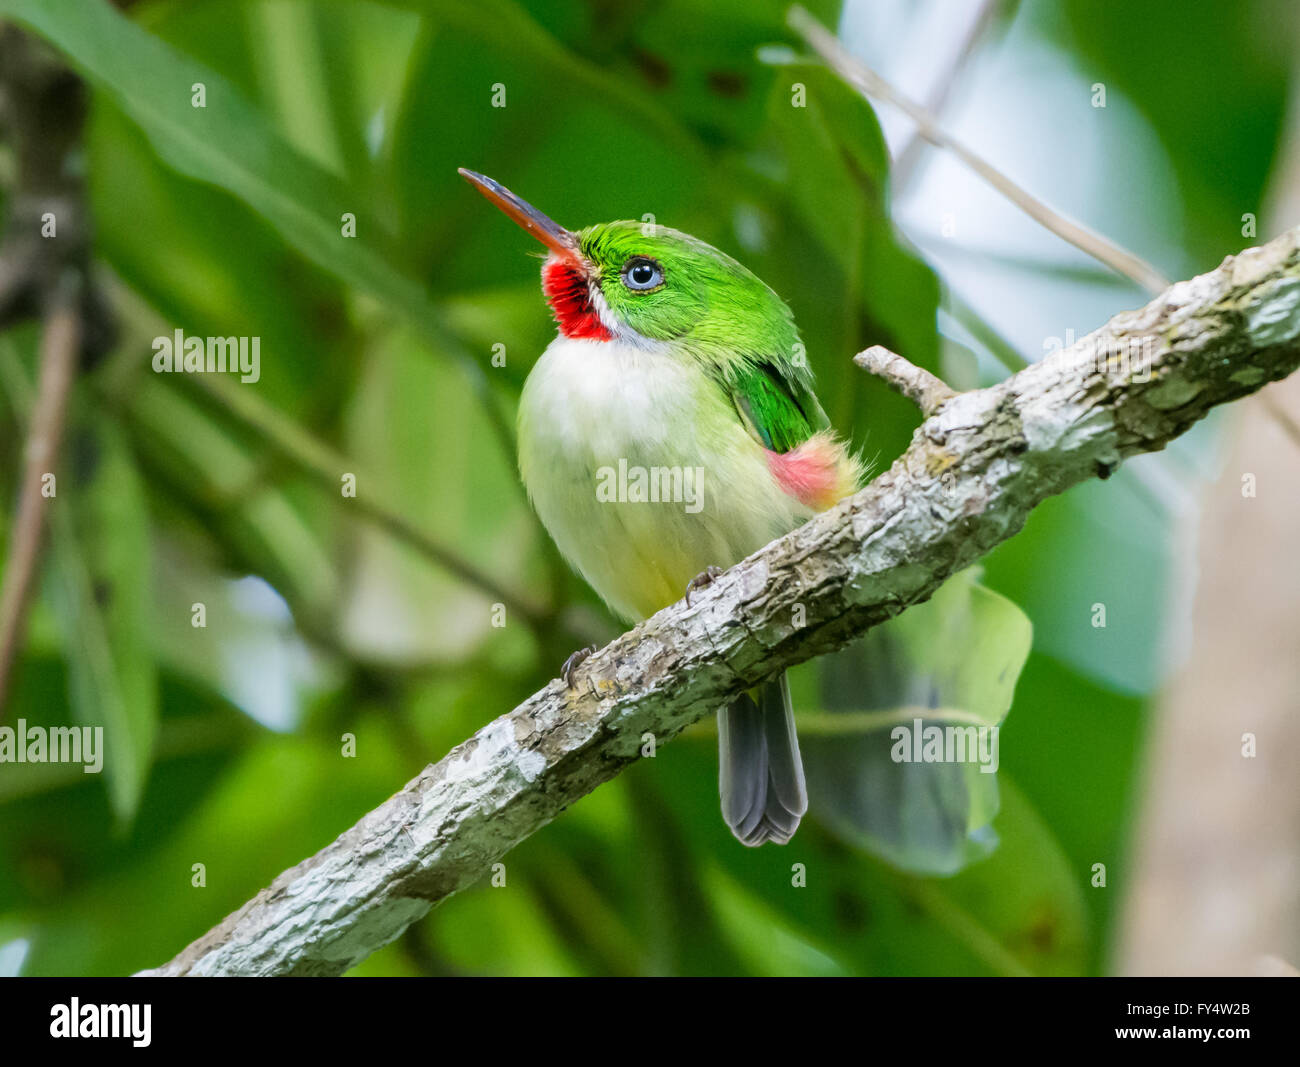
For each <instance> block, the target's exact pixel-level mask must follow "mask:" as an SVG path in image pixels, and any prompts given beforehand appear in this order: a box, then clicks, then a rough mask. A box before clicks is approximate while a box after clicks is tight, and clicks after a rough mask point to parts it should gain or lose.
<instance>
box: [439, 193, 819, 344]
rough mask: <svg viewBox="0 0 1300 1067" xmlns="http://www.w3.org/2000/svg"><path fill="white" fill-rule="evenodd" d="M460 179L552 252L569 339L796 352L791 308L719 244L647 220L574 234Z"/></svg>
mask: <svg viewBox="0 0 1300 1067" xmlns="http://www.w3.org/2000/svg"><path fill="white" fill-rule="evenodd" d="M460 173H461V175H462V176H463V177H464V178H465V179H466V180H467V181H468V182H469V183H470V184H471V185H473V186H474V187H475V188H477V189H478V190H479V192H481V193H482V194H483V195H484V196H485V197H487V198H488V199H489V200H490V201H492V203H494V204H495V205H496V206H497V207H499V208H500V209H501V210H502V211H503V212H505V214H506V215H508V216H509V217H510V218H511V219H513V220H514V221H515V222H516V223H518V224H519V225H520V226H522V227H523V228H524V229H525V230H527V231H528V232H529V233H531V234H532V235H533V236H534V237H536V238H537V239H538V240H539V241H541V243H542V244H543V245H545V246H546V248H547V249H548V250H549V254H548V255H547V257H546V261H545V263H544V264H543V266H542V290H543V292H544V293H545V294H546V299H547V301H548V302H549V303H550V305H551V310H552V311H553V312H554V314H555V320H556V322H557V323H558V325H559V328H560V332H561V333H563V334H564V335H565V336H567V337H583V338H590V339H593V340H598V341H611V340H619V341H623V342H627V343H632V344H636V345H639V346H643V347H656V346H661V345H664V344H679V345H682V346H684V347H686V348H688V349H690V350H691V351H693V352H694V353H695V354H696V355H698V356H701V357H706V358H707V357H708V356H709V355H710V354H712V353H713V352H714V351H716V352H718V353H719V354H721V353H723V352H728V351H734V350H735V349H736V348H737V347H742V346H746V345H749V346H750V347H751V350H753V348H752V346H753V345H754V344H759V345H760V348H759V350H766V349H769V348H773V349H775V350H777V351H784V352H789V351H791V350H792V349H793V347H794V344H795V342H796V341H797V334H796V333H795V328H794V322H793V319H792V318H791V315H790V310H789V308H787V307H786V306H785V304H784V303H783V302H782V301H781V299H780V297H778V296H777V295H776V294H775V293H774V292H772V290H771V289H769V288H768V287H767V286H766V285H764V284H763V282H762V281H760V280H759V279H758V278H757V277H755V275H753V274H752V273H751V272H750V271H748V270H746V269H745V268H744V267H742V266H741V265H740V264H739V263H737V262H736V261H735V260H734V259H732V258H731V257H730V256H728V255H726V254H725V253H723V252H719V251H718V250H717V249H716V248H714V247H713V246H712V245H708V244H705V243H704V242H703V241H700V240H698V239H697V238H694V237H691V236H690V235H689V234H684V233H680V232H679V231H677V230H670V229H668V228H667V227H665V226H659V225H655V224H650V223H643V222H606V223H599V224H597V225H595V226H588V227H587V228H586V229H583V230H579V231H576V232H575V231H572V230H566V229H565V228H564V227H562V226H560V225H559V224H558V223H556V222H554V221H553V220H551V219H549V218H548V217H547V216H545V215H543V214H542V213H541V212H540V211H538V210H537V209H536V208H535V207H533V206H532V205H531V204H529V203H527V202H526V201H524V200H522V199H520V198H519V197H517V196H516V195H515V194H514V193H512V192H511V191H510V190H509V189H507V188H506V187H505V186H503V185H500V184H499V183H497V182H495V181H493V180H492V179H491V178H487V177H484V176H483V175H482V174H476V173H474V172H473V171H470V170H465V169H464V168H462V169H461V171H460Z"/></svg>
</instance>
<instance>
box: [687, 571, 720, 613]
mask: <svg viewBox="0 0 1300 1067" xmlns="http://www.w3.org/2000/svg"><path fill="white" fill-rule="evenodd" d="M721 577H722V568H721V567H715V566H713V564H709V566H708V567H706V568H705V569H704V570H703V571H701V572H700V573H699V574H697V575H696V576H695V577H694V578H692V579H691V580H690V581H689V582H687V583H686V606H687V607H690V604H691V594H692V593H693V592H695V590H697V589H703V588H704V587H705V586H707V585H712V584H713V582H714V580H715V579H717V578H721Z"/></svg>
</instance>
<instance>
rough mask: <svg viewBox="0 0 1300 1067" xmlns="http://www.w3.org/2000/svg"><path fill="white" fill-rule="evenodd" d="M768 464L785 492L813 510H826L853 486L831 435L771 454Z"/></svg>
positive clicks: (818, 436) (818, 437)
mask: <svg viewBox="0 0 1300 1067" xmlns="http://www.w3.org/2000/svg"><path fill="white" fill-rule="evenodd" d="M767 465H768V467H769V469H770V470H771V471H772V475H773V477H775V478H776V481H777V484H778V485H780V486H781V488H782V489H784V490H785V491H786V492H787V493H789V494H790V495H791V496H792V497H794V498H795V499H796V500H798V501H799V502H800V503H802V504H804V505H806V506H807V507H810V508H812V509H813V510H814V511H825V510H826V509H827V508H828V507H830V506H831V505H832V504H834V503H835V502H836V501H838V500H839V499H840V498H841V497H842V496H844V495H845V494H846V493H847V492H849V490H851V489H852V487H853V486H852V474H851V473H850V472H849V471H847V470H846V466H847V465H846V464H844V463H843V456H842V454H841V452H840V447H839V445H837V444H836V443H835V441H834V439H833V438H831V437H830V436H829V435H828V434H820V433H819V434H816V435H814V436H812V437H810V438H808V440H807V441H805V442H804V443H803V444H801V445H799V447H798V448H793V449H791V450H790V451H789V452H768V453H767Z"/></svg>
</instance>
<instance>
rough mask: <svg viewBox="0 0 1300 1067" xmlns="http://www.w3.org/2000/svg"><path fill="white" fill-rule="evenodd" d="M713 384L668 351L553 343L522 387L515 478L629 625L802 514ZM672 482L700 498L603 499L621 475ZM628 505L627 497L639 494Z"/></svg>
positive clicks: (786, 527) (557, 537) (566, 552)
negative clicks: (656, 474)
mask: <svg viewBox="0 0 1300 1067" xmlns="http://www.w3.org/2000/svg"><path fill="white" fill-rule="evenodd" d="M717 389H718V387H717V386H716V385H715V384H714V383H713V382H712V381H711V380H710V379H709V378H708V377H707V376H706V375H705V374H704V373H703V371H701V370H700V369H699V368H697V367H695V366H692V365H690V364H688V363H686V362H684V361H682V360H679V359H677V358H676V357H674V356H673V355H672V354H671V353H669V352H666V351H655V350H647V349H645V348H638V347H633V346H631V345H627V344H622V343H620V342H617V341H594V340H575V339H571V338H565V337H558V338H556V340H555V341H554V342H552V344H551V345H550V347H549V348H547V350H546V352H545V353H543V355H542V357H541V359H540V360H538V362H537V365H536V366H535V367H534V368H533V371H532V373H531V374H530V375H529V377H528V381H527V383H526V384H525V386H524V391H523V395H522V396H521V397H520V403H519V468H520V473H521V475H522V477H523V480H524V484H525V485H526V486H527V489H528V493H529V496H530V497H531V499H532V501H533V506H534V507H535V508H536V509H537V513H538V515H539V516H540V517H541V520H542V522H543V524H544V525H545V526H546V528H547V530H548V531H549V532H550V534H551V536H552V538H553V539H554V540H555V543H556V544H557V546H558V547H559V548H560V551H561V552H563V553H564V555H565V556H566V557H567V558H568V559H569V561H570V562H571V563H572V564H573V565H574V566H575V567H576V568H577V569H578V570H579V571H580V572H581V573H582V574H583V576H584V577H585V578H586V579H587V581H588V582H590V583H591V585H592V587H593V588H594V589H595V590H596V591H597V592H598V593H599V594H600V595H601V596H602V597H603V598H604V599H605V600H606V601H607V602H608V603H609V604H610V606H611V607H613V608H614V609H615V610H616V611H618V612H619V613H620V614H622V615H624V616H625V617H627V618H639V617H644V616H646V615H650V614H652V613H653V612H655V611H657V610H658V609H659V608H661V607H664V606H666V605H667V604H669V603H671V602H672V601H674V600H676V599H678V598H680V597H681V595H682V593H683V591H684V589H685V586H686V583H687V582H688V581H690V579H691V578H693V577H694V576H695V575H697V574H699V573H700V572H701V571H703V570H704V569H705V568H707V567H708V566H709V565H711V564H713V565H718V566H722V567H726V566H730V565H731V564H732V563H735V562H737V561H739V560H740V559H742V558H744V557H745V556H746V555H748V554H749V553H750V552H753V551H754V550H755V549H757V548H759V547H760V546H761V545H763V544H766V543H767V542H768V541H770V540H771V539H772V538H774V537H777V536H779V535H780V534H782V533H785V532H786V531H788V530H790V529H792V528H793V527H794V526H795V525H797V524H798V523H799V522H800V521H802V520H803V519H804V518H806V517H807V516H808V514H809V512H808V510H807V509H806V508H804V507H803V506H802V505H800V504H798V503H797V502H796V501H794V500H793V499H792V498H790V497H789V496H787V495H786V494H785V493H784V492H782V491H781V490H780V488H779V486H778V485H777V484H776V482H775V480H774V479H773V478H772V476H771V473H770V471H769V469H768V466H767V460H766V456H765V453H764V451H763V449H762V448H761V447H760V446H759V445H758V443H757V442H755V441H754V440H753V438H751V437H750V436H749V434H748V433H747V432H746V430H745V429H744V427H743V426H742V424H741V423H740V420H739V418H738V417H737V416H735V414H734V413H733V412H732V411H731V410H730V408H729V407H728V405H727V404H726V403H725V402H724V403H720V402H719V401H720V400H722V401H725V400H726V398H725V396H720V395H719V393H718V392H717ZM620 465H622V468H623V469H624V470H627V471H628V472H635V471H636V470H638V469H639V470H645V471H650V470H651V469H652V468H653V469H657V470H659V471H669V472H679V473H680V474H681V476H682V477H684V478H685V479H687V480H688V482H687V484H688V485H691V483H695V482H697V480H698V484H695V485H693V488H694V490H695V491H696V492H695V497H696V498H695V499H693V500H686V499H680V498H679V499H676V500H661V501H658V502H653V501H638V500H635V499H632V498H630V497H622V498H620V499H614V500H611V499H610V498H609V495H608V492H604V493H602V492H598V488H599V487H600V486H601V485H602V483H603V485H604V488H605V490H608V488H609V487H610V475H611V473H612V472H616V471H618V470H619V469H620ZM633 495H634V494H633Z"/></svg>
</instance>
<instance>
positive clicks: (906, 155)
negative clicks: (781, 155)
mask: <svg viewBox="0 0 1300 1067" xmlns="http://www.w3.org/2000/svg"><path fill="white" fill-rule="evenodd" d="M997 10H998V0H980V3H979V7H978V8H977V9H976V10H975V11H974V12H973V13H972V12H967V13H964V14H963V15H962V16H961V17H963V18H965V19H966V24H965V26H964V27H962V35H961V40H960V41H959V42H958V43H957V46H956V48H955V49H954V51H953V55H952V58H951V60H950V61H949V63H948V66H947V67H946V68H945V70H944V71H943V73H942V74H941V75H940V76H939V78H938V80H937V81H936V82H935V84H934V86H933V88H932V89H931V90H930V94H929V96H928V97H926V101H925V110H926V111H927V112H928V113H929V114H930V115H933V116H935V117H936V119H937V117H938V115H939V114H940V113H941V112H942V111H943V108H944V105H945V104H947V102H948V96H949V95H950V94H951V93H952V89H953V86H954V85H956V83H957V78H958V76H959V75H960V74H961V72H962V70H963V69H964V68H965V66H966V63H967V61H968V60H969V59H970V57H971V54H972V53H973V52H974V50H975V45H976V44H977V43H978V42H979V40H980V38H982V37H983V36H984V32H985V31H986V30H987V29H988V27H989V24H990V23H991V22H992V21H993V18H994V16H995V15H996V14H997ZM923 141H924V138H923V137H922V136H921V130H920V127H919V126H916V125H914V126H913V127H912V135H911V136H910V137H909V138H908V139H907V141H906V142H905V143H904V144H903V146H902V147H901V148H900V149H899V150H898V151H897V152H896V153H894V166H893V172H894V181H895V182H896V183H898V185H903V184H905V183H906V182H907V179H908V178H909V177H910V176H911V174H912V172H913V170H914V169H915V167H916V163H917V160H918V159H919V158H920V155H921V152H920V150H921V147H922V142H923Z"/></svg>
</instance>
